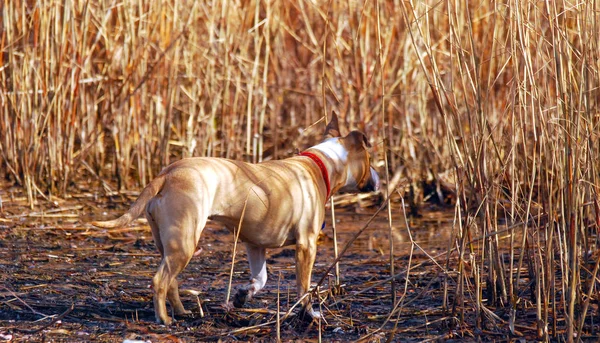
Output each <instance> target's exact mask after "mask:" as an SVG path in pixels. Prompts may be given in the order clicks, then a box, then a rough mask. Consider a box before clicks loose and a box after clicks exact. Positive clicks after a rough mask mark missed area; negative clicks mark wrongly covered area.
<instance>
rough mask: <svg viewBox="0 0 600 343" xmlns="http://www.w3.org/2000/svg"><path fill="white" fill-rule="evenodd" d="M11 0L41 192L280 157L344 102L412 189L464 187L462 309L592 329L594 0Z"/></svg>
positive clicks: (14, 75) (25, 157) (26, 173)
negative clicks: (173, 166)
mask: <svg viewBox="0 0 600 343" xmlns="http://www.w3.org/2000/svg"><path fill="white" fill-rule="evenodd" d="M0 6H1V7H0V11H1V14H2V20H1V21H0V49H1V54H0V87H1V88H0V109H1V112H0V166H1V169H0V174H1V175H2V176H3V177H5V178H7V179H10V180H12V181H14V182H15V183H17V184H19V185H21V186H22V187H24V188H25V189H26V190H27V194H28V200H29V204H30V205H31V206H34V205H35V203H36V201H38V199H48V198H50V197H51V196H56V195H59V196H60V195H63V196H64V195H67V194H68V193H69V192H76V191H77V190H78V186H77V184H76V180H77V178H89V179H91V180H95V181H94V182H96V183H97V184H98V186H99V187H98V188H99V189H101V187H103V188H104V189H108V188H107V187H108V186H107V185H106V184H105V183H103V182H102V181H100V180H113V182H114V184H115V185H116V188H117V189H119V190H123V189H131V188H139V187H141V186H142V185H144V184H146V183H147V182H148V181H149V180H150V179H151V178H152V177H153V176H154V175H156V173H157V172H158V171H159V170H160V169H161V168H162V167H164V166H165V165H166V164H167V163H169V162H170V161H172V160H174V159H178V158H181V157H187V156H200V155H202V156H205V155H206V156H223V157H229V158H236V159H245V160H248V161H261V160H265V159H276V158H281V157H286V156H289V155H291V154H293V153H294V151H295V149H302V148H304V147H305V146H307V145H308V144H309V143H311V142H314V141H315V139H316V137H318V134H319V132H320V128H321V126H311V125H312V124H313V123H315V122H317V121H318V120H319V119H321V118H322V117H323V116H324V115H325V114H324V113H325V112H326V111H331V110H333V111H336V112H338V113H340V114H341V117H342V118H343V120H342V121H343V122H344V126H346V127H347V128H360V129H362V130H364V131H365V132H367V134H368V135H369V137H370V138H371V139H372V141H373V143H375V142H380V141H381V140H382V139H383V138H384V137H387V139H386V140H385V141H386V143H387V144H385V145H377V144H374V147H375V148H374V151H373V152H374V156H375V159H376V160H377V161H384V160H385V159H384V158H383V154H387V157H388V158H389V160H388V161H389V167H388V168H389V171H390V172H393V171H397V172H398V173H402V175H403V176H404V177H405V179H406V180H407V181H408V185H407V187H406V189H405V191H406V194H407V197H409V202H411V203H413V204H417V205H418V204H420V203H422V202H423V201H425V200H427V199H430V200H435V201H439V202H442V203H443V202H447V201H448V198H449V197H450V198H453V199H454V203H455V204H456V214H457V224H456V227H455V232H454V233H453V237H455V240H454V241H453V242H451V244H450V245H449V250H448V257H449V256H450V255H452V256H458V257H459V258H458V265H456V266H450V265H448V266H447V268H457V269H458V270H459V271H460V277H459V278H458V279H457V280H452V278H446V281H447V282H446V284H445V286H444V287H445V289H446V290H447V299H444V303H445V304H447V305H448V309H449V310H450V311H451V312H452V315H453V316H457V317H458V318H464V316H463V314H464V313H465V311H475V313H476V320H475V321H474V322H470V323H466V322H464V321H463V322H461V323H460V325H467V326H473V327H479V328H482V327H485V326H486V325H488V323H490V322H493V318H492V317H493V316H490V314H489V308H496V307H502V306H506V307H508V308H509V309H510V316H509V317H510V318H509V320H508V323H509V324H508V330H509V331H513V333H514V331H515V324H516V323H517V322H519V320H520V319H519V314H520V313H523V310H524V308H525V307H526V306H533V307H534V308H535V309H536V310H535V313H536V325H537V326H538V336H539V337H538V338H539V339H549V337H556V336H559V335H564V337H565V338H566V339H567V340H568V341H572V340H573V339H574V337H581V336H582V335H583V334H585V333H586V332H591V331H593V330H594V327H593V325H592V322H591V321H590V319H589V318H590V304H597V302H598V296H597V293H598V292H597V285H598V283H597V274H598V266H599V264H600V255H599V254H598V253H597V238H596V237H597V232H598V224H599V223H600V207H599V205H598V198H597V193H598V189H597V185H598V177H597V175H598V167H599V165H598V163H599V162H598V161H600V156H599V155H598V147H599V138H600V137H599V129H598V123H599V119H598V118H599V116H600V109H599V102H600V93H599V92H600V91H599V89H600V64H599V62H598V61H600V46H599V43H598V41H599V40H598V38H599V35H598V32H600V27H599V26H598V25H599V23H600V18H599V17H600V4H599V2H597V1H579V2H577V1H567V0H558V1H542V2H539V1H531V0H527V1H521V0H506V1H483V2H475V1H473V2H467V3H465V2H462V1H456V0H454V1H452V0H447V1H423V2H418V1H412V0H411V1H385V2H384V1H379V0H375V1H365V2H362V1H339V2H338V1H317V2H314V1H304V0H299V1H294V2H286V1H268V0H267V1H258V0H257V1H191V0H190V1H182V0H166V1H148V0H139V1H135V2H134V1H124V0H103V1H82V0H70V1H64V2H56V1H49V0H39V1H23V0H13V1H5V2H3V4H2V5H0ZM382 147H384V148H382ZM380 166H381V163H380ZM448 191H450V192H448ZM449 193H454V195H452V194H449ZM506 230H508V233H509V236H508V238H507V237H506V236H505V234H504V233H506V232H507V231H506ZM475 237H484V238H483V239H478V240H474V238H475ZM447 261H450V259H449V258H448V260H447ZM450 283H455V286H452V287H453V288H452V290H449V288H448V287H450V286H451V285H450ZM524 285H528V286H524ZM529 286H530V287H529ZM527 289H530V291H528V290H527ZM397 291H399V290H397ZM397 291H395V292H397ZM394 294H395V293H394ZM525 295H527V297H528V298H527V299H525ZM525 304H531V305H525ZM562 318H564V319H565V322H564V323H559V319H562Z"/></svg>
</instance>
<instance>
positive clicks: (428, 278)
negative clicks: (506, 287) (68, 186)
mask: <svg viewBox="0 0 600 343" xmlns="http://www.w3.org/2000/svg"><path fill="white" fill-rule="evenodd" d="M0 198H1V207H0V279H1V280H2V281H1V282H0V341H3V340H12V341H15V342H18V341H49V342H63V341H66V342H81V341H103V342H115V341H117V342H122V341H124V340H125V339H130V340H140V341H151V342H159V341H160V342H184V341H185V342H194V341H275V340H276V337H277V333H276V332H277V325H276V311H277V308H278V306H279V308H280V311H281V312H283V313H285V312H287V311H288V310H289V309H290V307H291V306H292V305H293V304H294V303H295V301H296V292H295V273H294V268H295V267H294V252H293V247H287V248H282V249H274V250H271V251H269V252H268V272H269V278H270V279H269V281H268V283H267V286H266V288H265V289H264V290H263V291H261V293H259V294H258V295H257V296H256V297H255V298H254V299H253V300H252V301H251V302H250V303H248V304H246V307H245V308H243V309H235V310H232V311H229V312H227V311H226V310H225V308H224V307H223V306H222V304H223V303H224V302H225V297H226V292H227V286H228V280H229V270H230V267H231V256H232V251H233V237H232V234H231V233H230V232H229V231H228V230H226V229H224V228H222V227H220V226H218V225H215V224H210V225H209V226H210V227H209V228H207V229H206V230H205V231H204V234H203V237H202V239H201V243H200V246H201V247H202V251H201V253H200V254H199V256H197V257H195V258H194V259H193V260H192V261H191V263H190V264H189V265H188V267H187V268H186V269H185V270H184V272H183V273H182V274H181V275H180V277H179V280H180V288H181V289H182V290H195V291H198V292H199V295H198V296H195V295H192V294H189V293H185V292H184V294H182V300H183V302H184V305H185V306H186V308H187V309H190V310H192V311H193V315H191V316H188V317H176V319H177V321H176V322H175V324H174V325H173V326H171V327H165V326H164V325H159V324H156V323H155V321H154V311H153V305H152V289H151V287H150V284H151V278H152V276H153V275H154V272H155V270H156V268H157V266H158V263H159V255H158V252H157V251H156V249H155V247H154V243H153V240H152V236H151V233H150V230H149V228H148V226H147V225H146V224H145V221H144V220H143V219H140V220H138V221H137V222H136V223H135V224H134V225H133V226H130V227H126V228H121V229H113V230H104V229H98V228H95V227H92V226H91V225H89V224H88V223H87V222H88V221H89V220H91V219H92V218H93V219H108V218H113V217H116V216H118V215H120V214H122V213H123V212H124V211H125V210H126V209H127V208H128V206H129V204H131V202H132V201H133V200H134V199H135V195H134V194H131V195H129V196H124V195H122V196H114V197H110V198H109V197H100V198H97V197H96V195H95V194H92V193H86V192H82V193H81V194H79V195H76V196H72V197H70V198H69V199H58V198H55V197H52V198H51V199H47V200H40V201H39V203H38V204H37V205H36V206H35V209H34V210H32V209H30V208H29V206H28V205H27V200H26V196H25V195H24V194H23V193H22V192H21V190H20V189H19V188H11V187H8V186H7V185H4V187H0ZM396 207H397V206H396ZM373 212H374V209H371V208H361V207H360V206H358V205H351V206H347V207H345V208H339V209H336V213H337V224H336V226H337V229H338V245H339V247H340V249H341V247H343V246H344V245H345V243H346V242H347V241H348V240H349V239H350V238H351V237H352V236H353V235H354V233H355V232H356V231H358V229H360V228H361V227H362V226H363V225H364V223H366V222H367V220H368V219H369V217H370V216H371V213H373ZM384 212H386V211H384ZM396 212H397V213H398V215H399V216H400V217H398V218H395V217H394V223H402V224H403V223H404V219H403V216H401V215H402V211H401V210H398V209H397V208H396V210H395V213H396ZM326 223H327V225H326V227H325V229H324V234H323V235H322V237H321V240H320V245H319V252H318V256H317V262H316V264H315V268H314V272H313V282H317V281H318V280H319V279H320V278H321V277H322V276H323V273H324V271H325V270H326V269H327V267H328V266H329V265H330V264H331V262H332V261H333V240H332V237H333V233H332V227H331V218H327V222H326ZM451 223H452V211H451V210H450V213H449V214H448V213H447V211H446V212H431V213H430V214H429V215H425V216H424V217H423V218H420V219H419V220H418V221H415V222H411V223H410V225H411V232H412V234H413V238H414V239H415V241H417V242H419V243H420V244H421V246H422V247H423V249H424V250H425V251H427V253H428V254H429V255H430V256H431V258H430V257H427V256H426V255H425V254H424V253H423V251H421V250H419V249H418V248H415V249H414V251H413V254H412V256H411V255H410V252H411V250H410V247H411V244H410V241H409V239H408V236H407V233H406V227H405V226H404V225H400V224H395V225H400V226H399V227H398V228H395V230H394V240H395V270H396V273H398V274H399V276H398V278H396V281H395V287H396V296H397V299H398V300H399V301H400V303H401V304H402V305H401V306H400V307H401V311H399V312H396V313H395V314H394V315H393V316H392V317H391V318H389V321H388V320H387V319H388V316H389V314H390V311H391V309H392V297H391V288H390V287H391V284H390V282H389V281H386V280H388V279H389V277H390V266H389V255H388V254H389V237H388V225H387V219H386V217H385V214H384V213H382V214H380V215H379V216H378V217H377V218H376V219H375V221H374V222H373V223H372V225H371V227H370V228H369V229H367V231H365V232H364V233H363V235H361V236H360V237H359V238H358V239H357V240H356V241H355V243H354V244H353V245H352V247H351V248H350V249H349V251H348V252H347V253H346V254H345V256H344V258H343V259H342V261H341V264H340V275H341V276H340V279H341V286H340V287H335V286H334V280H335V277H334V274H333V272H332V273H330V275H329V276H328V278H327V279H326V281H325V283H324V284H323V285H322V287H321V293H320V299H318V300H317V299H315V300H314V304H315V305H314V307H315V308H320V309H321V311H322V313H323V314H324V320H323V321H321V322H313V323H306V322H304V321H301V320H299V319H298V318H297V316H296V312H297V311H296V310H293V311H291V315H290V316H289V317H288V318H286V319H285V320H284V321H283V322H282V323H281V325H280V330H281V339H282V340H283V341H303V342H305V341H315V342H316V341H318V340H319V338H321V339H322V340H323V341H339V342H346V341H352V340H358V339H364V340H365V341H386V340H387V339H389V338H391V340H392V341H401V342H411V341H422V340H433V341H437V340H441V341H464V340H467V341H469V340H477V338H482V337H485V338H484V340H505V339H507V336H506V332H507V330H506V327H505V326H487V327H486V326H484V327H486V329H485V330H483V329H481V330H479V331H478V330H474V329H473V327H472V326H471V325H472V323H473V309H472V308H470V307H468V306H458V307H455V308H454V315H453V312H452V310H453V307H452V306H453V304H454V302H453V297H454V294H455V288H456V287H455V284H456V281H455V280H456V273H455V272H452V271H451V272H448V273H444V272H443V270H442V268H441V266H445V265H446V251H447V248H448V242H449V241H450V238H451V236H450V234H451ZM238 250H241V251H240V252H239V253H238V255H237V256H236V264H235V274H234V276H233V287H232V288H233V290H232V293H233V292H235V289H236V287H237V286H240V285H243V284H245V283H246V282H247V281H248V280H249V271H248V268H247V263H246V260H245V252H244V251H243V248H240V249H238ZM409 265H410V266H411V271H410V274H409V278H408V281H407V280H406V278H405V277H406V270H407V268H408V266H409ZM445 282H446V284H447V285H448V292H447V294H448V295H447V300H448V302H447V304H448V305H447V308H448V309H447V310H444V284H445ZM278 299H279V300H278ZM199 303H201V306H202V310H203V313H204V317H201V315H200V308H199ZM498 313H499V314H500V315H502V312H498ZM282 317H283V314H282ZM461 320H463V322H462V323H461Z"/></svg>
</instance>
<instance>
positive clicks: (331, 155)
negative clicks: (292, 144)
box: [308, 138, 348, 194]
mask: <svg viewBox="0 0 600 343" xmlns="http://www.w3.org/2000/svg"><path fill="white" fill-rule="evenodd" d="M308 150H311V151H315V150H316V151H318V152H319V153H320V155H321V157H322V160H323V163H324V164H325V167H326V168H327V172H328V174H329V177H330V180H329V183H330V185H331V194H334V193H335V192H336V191H337V190H338V189H340V188H342V187H343V186H344V185H345V184H346V181H347V178H348V176H347V170H346V166H347V163H348V151H347V150H346V149H345V148H344V146H343V145H342V144H341V143H340V142H339V138H328V139H326V140H325V141H323V142H322V143H320V144H318V145H315V146H313V147H311V148H309V149H308Z"/></svg>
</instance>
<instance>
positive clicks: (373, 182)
mask: <svg viewBox="0 0 600 343" xmlns="http://www.w3.org/2000/svg"><path fill="white" fill-rule="evenodd" d="M379 187H380V183H379V175H378V174H377V172H376V171H375V169H373V167H371V177H369V180H368V181H367V183H366V184H365V186H364V187H363V189H361V190H360V191H361V192H375V191H378V190H379Z"/></svg>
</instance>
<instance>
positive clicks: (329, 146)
mask: <svg viewBox="0 0 600 343" xmlns="http://www.w3.org/2000/svg"><path fill="white" fill-rule="evenodd" d="M313 149H317V150H319V151H321V152H322V153H323V154H325V155H327V157H329V158H331V159H332V160H334V161H340V162H342V163H344V164H345V163H346V162H348V151H347V150H346V149H345V148H344V146H343V145H342V144H340V142H339V138H329V139H327V140H325V141H324V142H322V143H320V144H317V145H315V146H313Z"/></svg>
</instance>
